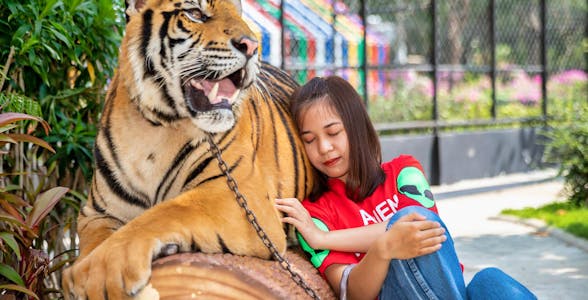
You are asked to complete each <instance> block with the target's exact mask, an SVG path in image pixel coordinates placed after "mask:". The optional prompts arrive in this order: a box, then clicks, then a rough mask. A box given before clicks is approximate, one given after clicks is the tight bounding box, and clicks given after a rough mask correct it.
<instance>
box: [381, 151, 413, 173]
mask: <svg viewBox="0 0 588 300" xmlns="http://www.w3.org/2000/svg"><path fill="white" fill-rule="evenodd" d="M406 167H416V168H418V169H421V170H422V169H423V167H422V166H421V163H420V162H419V161H418V160H417V159H416V158H415V157H414V156H412V155H408V154H401V155H399V156H397V157H395V158H393V159H391V160H390V161H387V162H385V163H383V164H382V168H383V169H384V171H385V172H390V171H394V170H402V169H404V168H406Z"/></svg>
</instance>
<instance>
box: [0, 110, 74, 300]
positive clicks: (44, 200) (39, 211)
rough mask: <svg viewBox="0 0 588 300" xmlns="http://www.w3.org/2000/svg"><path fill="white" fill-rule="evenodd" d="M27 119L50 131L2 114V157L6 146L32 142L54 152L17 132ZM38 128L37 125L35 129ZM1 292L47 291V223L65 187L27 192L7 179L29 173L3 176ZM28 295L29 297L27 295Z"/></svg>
mask: <svg viewBox="0 0 588 300" xmlns="http://www.w3.org/2000/svg"><path fill="white" fill-rule="evenodd" d="M24 120H30V121H34V122H36V123H40V124H41V125H42V127H43V129H44V131H45V134H47V133H48V132H49V125H48V124H47V122H45V121H44V120H42V119H40V118H38V117H35V116H30V115H27V114H22V113H2V114H0V149H2V150H1V151H0V155H2V158H4V156H7V154H8V153H9V151H7V150H4V149H5V148H6V145H8V144H12V145H17V144H19V143H25V142H26V143H29V144H31V145H36V146H39V147H42V148H44V149H47V150H49V151H52V152H54V150H53V148H52V147H51V146H50V145H49V144H48V143H47V142H45V141H43V140H41V139H39V138H37V137H35V136H32V135H30V134H23V133H18V132H17V133H14V132H12V131H15V130H17V131H18V129H19V123H18V122H21V121H24ZM33 127H34V126H33ZM0 175H1V176H2V178H3V180H2V181H0V220H2V223H0V251H1V252H0V254H1V255H0V275H1V277H0V289H2V290H4V291H6V292H5V293H8V294H10V293H12V294H15V295H17V296H19V299H21V298H24V297H27V298H29V297H32V298H35V299H39V295H40V294H41V293H42V291H43V290H44V288H43V287H44V285H43V281H44V279H45V278H46V277H47V275H48V274H49V273H50V271H51V270H50V268H49V256H48V254H47V253H46V252H45V251H44V250H43V249H42V246H43V243H42V236H43V235H44V232H43V231H44V230H43V228H44V227H43V222H44V220H45V217H46V216H47V215H49V213H50V212H51V210H52V209H53V207H54V206H55V205H56V204H57V202H58V201H59V200H60V199H61V198H62V197H63V196H64V195H65V193H67V191H68V189H67V188H64V187H54V188H51V189H49V190H47V191H45V192H42V193H41V192H40V191H32V190H31V191H25V190H24V189H23V188H22V185H19V184H14V182H13V181H10V180H7V179H9V178H10V177H20V178H21V180H19V181H20V182H21V183H22V177H23V175H26V174H25V172H23V171H21V170H17V172H16V173H0ZM25 295H26V296H25Z"/></svg>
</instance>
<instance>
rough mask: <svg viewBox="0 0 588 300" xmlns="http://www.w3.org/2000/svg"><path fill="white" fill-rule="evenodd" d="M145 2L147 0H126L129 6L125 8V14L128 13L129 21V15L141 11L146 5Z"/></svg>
mask: <svg viewBox="0 0 588 300" xmlns="http://www.w3.org/2000/svg"><path fill="white" fill-rule="evenodd" d="M145 2H147V0H125V5H126V8H127V9H126V10H125V14H126V15H127V22H128V21H129V17H131V16H133V15H134V14H136V13H138V12H139V11H141V8H142V7H143V6H144V5H145Z"/></svg>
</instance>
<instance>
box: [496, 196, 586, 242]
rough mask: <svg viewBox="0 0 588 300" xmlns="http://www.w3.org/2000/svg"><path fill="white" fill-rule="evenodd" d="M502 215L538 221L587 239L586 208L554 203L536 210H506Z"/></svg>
mask: <svg viewBox="0 0 588 300" xmlns="http://www.w3.org/2000/svg"><path fill="white" fill-rule="evenodd" d="M502 213H503V214H507V215H514V216H518V217H521V218H526V219H529V218H533V219H540V220H543V221H545V222H546V223H547V224H549V225H552V226H555V227H557V228H561V229H563V230H565V231H567V232H569V233H571V234H573V235H575V236H578V237H581V238H585V239H588V207H578V206H576V205H574V204H573V203H570V202H554V203H550V204H547V205H544V206H541V207H538V208H530V207H527V208H524V209H506V210H504V211H502Z"/></svg>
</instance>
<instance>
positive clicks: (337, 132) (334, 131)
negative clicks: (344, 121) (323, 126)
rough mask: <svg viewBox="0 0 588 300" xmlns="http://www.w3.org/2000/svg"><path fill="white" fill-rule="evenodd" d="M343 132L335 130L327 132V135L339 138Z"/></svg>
mask: <svg viewBox="0 0 588 300" xmlns="http://www.w3.org/2000/svg"><path fill="white" fill-rule="evenodd" d="M342 131H343V130H333V131H331V132H327V134H328V135H329V136H337V135H338V134H339V133H341V132H342Z"/></svg>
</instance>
